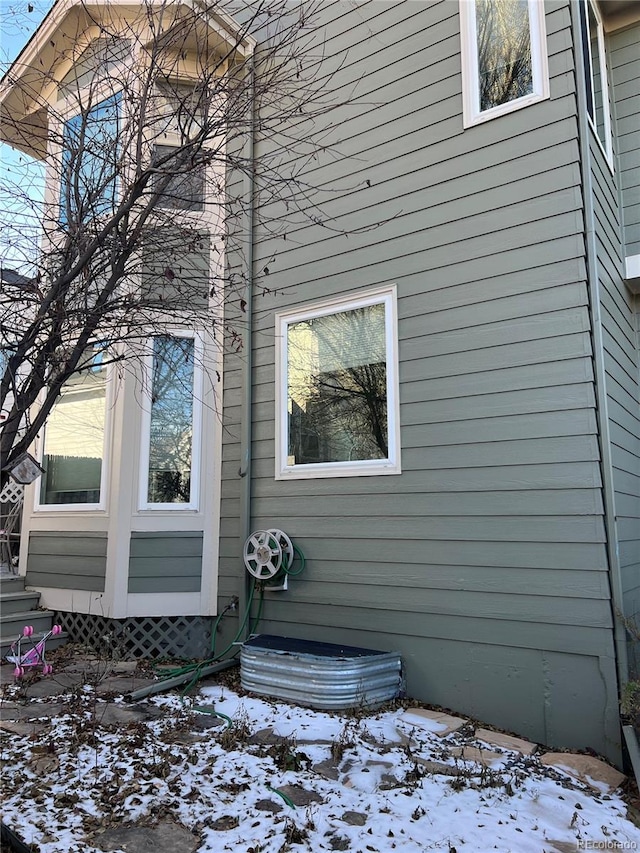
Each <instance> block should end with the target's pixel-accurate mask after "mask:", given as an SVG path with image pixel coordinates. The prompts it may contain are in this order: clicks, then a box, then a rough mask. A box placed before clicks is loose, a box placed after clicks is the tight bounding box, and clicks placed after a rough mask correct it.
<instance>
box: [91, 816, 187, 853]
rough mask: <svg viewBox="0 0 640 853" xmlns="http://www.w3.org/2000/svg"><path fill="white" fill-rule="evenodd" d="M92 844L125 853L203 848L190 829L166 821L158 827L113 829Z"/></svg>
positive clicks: (135, 825) (128, 825)
mask: <svg viewBox="0 0 640 853" xmlns="http://www.w3.org/2000/svg"><path fill="white" fill-rule="evenodd" d="M91 844H93V845H94V846H95V847H97V848H98V849H99V850H105V851H116V850H117V851H121V850H124V851H126V853H158V851H159V850H170V851H171V853H193V851H194V850H196V849H197V848H198V847H199V846H200V842H199V840H198V839H197V838H196V837H195V836H194V835H192V834H191V833H190V832H189V831H188V830H187V829H185V828H184V827H183V826H179V825H178V824H177V823H171V822H170V821H163V822H162V823H158V824H156V826H138V824H135V823H134V824H131V823H128V824H124V825H122V826H114V827H110V828H109V829H107V830H106V831H105V832H103V833H100V834H99V835H95V836H94V837H93V838H92V839H91Z"/></svg>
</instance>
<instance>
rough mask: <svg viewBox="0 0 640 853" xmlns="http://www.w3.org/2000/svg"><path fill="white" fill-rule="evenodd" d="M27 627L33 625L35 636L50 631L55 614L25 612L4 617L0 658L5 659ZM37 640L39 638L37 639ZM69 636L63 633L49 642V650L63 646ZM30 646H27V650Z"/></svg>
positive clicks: (48, 612)
mask: <svg viewBox="0 0 640 853" xmlns="http://www.w3.org/2000/svg"><path fill="white" fill-rule="evenodd" d="M25 625H33V633H34V636H36V635H40V634H43V633H44V632H45V631H50V630H51V628H52V626H53V613H52V612H51V611H50V610H25V611H21V612H17V613H10V614H7V615H6V616H4V614H3V617H2V636H0V657H2V659H4V658H5V657H6V656H7V654H9V651H10V649H11V646H12V644H13V643H15V641H16V640H17V639H18V637H19V636H20V635H21V634H22V632H23V629H24V627H25ZM36 638H37V637H36ZM66 639H67V635H66V634H64V633H62V634H58V636H57V637H52V638H51V639H50V640H48V641H47V649H55V648H56V647H57V646H60V645H62V644H63V643H64V642H65V640H66ZM26 648H28V646H25V649H26Z"/></svg>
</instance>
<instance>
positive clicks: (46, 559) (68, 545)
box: [26, 531, 107, 592]
mask: <svg viewBox="0 0 640 853" xmlns="http://www.w3.org/2000/svg"><path fill="white" fill-rule="evenodd" d="M106 568H107V536H106V533H100V534H93V535H92V534H91V533H84V532H83V533H71V532H66V531H65V532H64V533H60V534H56V533H37V532H32V533H31V534H30V535H29V551H28V556H27V576H26V583H27V584H28V585H29V586H35V587H48V588H52V589H81V590H88V591H90V592H104V583H105V575H106Z"/></svg>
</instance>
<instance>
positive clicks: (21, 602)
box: [0, 589, 40, 624]
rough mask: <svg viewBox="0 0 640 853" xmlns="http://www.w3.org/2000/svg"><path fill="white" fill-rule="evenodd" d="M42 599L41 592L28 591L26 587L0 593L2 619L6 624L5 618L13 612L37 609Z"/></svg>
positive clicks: (0, 615)
mask: <svg viewBox="0 0 640 853" xmlns="http://www.w3.org/2000/svg"><path fill="white" fill-rule="evenodd" d="M39 601H40V593H39V592H26V591H25V590H24V589H22V590H18V591H17V592H5V590H4V589H3V590H2V593H0V619H1V620H2V623H3V624H4V621H5V618H6V617H7V616H9V615H10V614H11V613H24V612H25V611H27V610H36V609H37V607H38V602H39Z"/></svg>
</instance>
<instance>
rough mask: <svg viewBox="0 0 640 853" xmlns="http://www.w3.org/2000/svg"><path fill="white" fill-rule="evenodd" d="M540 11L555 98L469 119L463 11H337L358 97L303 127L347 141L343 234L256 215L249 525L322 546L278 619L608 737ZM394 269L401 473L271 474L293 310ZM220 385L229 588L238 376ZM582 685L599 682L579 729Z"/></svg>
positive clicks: (590, 412) (563, 155) (444, 699)
mask: <svg viewBox="0 0 640 853" xmlns="http://www.w3.org/2000/svg"><path fill="white" fill-rule="evenodd" d="M345 5H346V4H345ZM342 8H345V6H344V5H343V7H342ZM349 8H352V7H349ZM547 8H548V15H547V26H548V32H549V45H550V52H551V55H550V69H551V93H552V98H551V100H550V101H547V102H542V103H540V104H536V105H534V106H532V107H529V108H527V109H523V110H520V111H518V112H516V113H513V114H511V115H507V116H504V117H503V118H500V119H498V120H495V121H490V122H486V123H485V124H483V125H480V126H478V127H476V128H472V129H469V130H463V127H462V100H461V75H460V58H459V50H460V41H459V21H458V4H457V3H452V2H441V3H406V4H380V3H362V4H359V5H358V7H357V12H356V11H352V12H351V13H349V14H345V15H344V16H343V17H342V18H340V22H341V26H342V27H344V28H345V29H344V30H343V32H342V33H341V34H339V35H335V38H334V36H333V33H334V31H333V30H332V28H331V26H328V27H327V32H328V35H329V37H328V38H327V40H326V43H325V45H324V48H323V50H324V53H325V54H326V56H327V63H328V65H330V66H331V65H332V67H335V68H337V67H338V65H339V64H340V63H342V64H343V67H342V68H341V69H339V70H338V71H337V72H336V74H335V76H334V77H332V78H331V80H330V81H329V82H328V85H329V86H331V87H333V89H334V90H335V94H333V92H331V91H328V92H327V94H328V95H333V96H334V99H335V101H336V102H341V101H343V100H345V99H348V98H349V97H355V103H352V104H347V105H345V106H344V107H342V108H340V109H338V110H336V111H335V112H334V113H333V115H332V116H331V119H330V122H331V123H332V126H330V124H329V120H327V122H326V123H323V122H322V121H321V122H319V123H318V126H316V127H311V128H309V133H313V132H317V133H318V134H319V135H321V136H322V142H323V144H324V142H325V141H327V144H330V143H331V141H336V142H337V141H338V140H339V144H336V152H337V153H336V154H335V155H334V154H332V153H330V152H329V153H327V154H326V155H325V154H323V152H318V154H317V157H316V158H314V159H313V161H311V162H310V164H309V166H308V173H307V172H305V175H304V177H305V179H307V178H308V180H309V182H310V183H312V184H313V185H314V186H320V187H325V188H326V189H327V190H329V195H323V194H322V193H319V195H318V197H317V198H316V202H317V203H318V205H319V207H318V212H319V215H320V216H322V215H326V216H327V217H329V225H330V228H325V227H323V226H322V225H321V224H319V223H318V222H317V221H316V222H310V221H307V220H305V219H304V217H300V216H295V215H293V214H291V216H290V217H288V218H287V219H286V223H287V235H286V240H285V239H281V240H274V239H269V237H268V235H267V229H266V228H260V227H259V229H258V230H259V235H260V236H259V240H258V245H257V247H256V251H257V259H256V267H255V269H256V273H257V276H258V281H257V285H258V287H257V289H258V292H260V288H261V286H262V285H263V284H264V286H265V287H267V288H269V292H267V293H266V294H265V295H263V296H260V297H258V298H257V300H256V304H255V324H254V338H253V347H254V349H253V359H254V367H253V443H252V453H253V468H252V472H253V479H252V497H253V500H252V527H253V528H254V529H263V528H267V527H279V528H282V529H284V530H285V531H286V532H287V533H288V534H289V535H290V536H291V537H292V539H293V541H294V542H295V543H296V544H297V545H298V546H299V547H300V548H301V549H302V551H303V552H304V554H305V555H306V558H307V564H306V568H305V572H304V573H303V574H302V575H301V576H299V577H296V578H292V579H291V580H290V583H289V590H288V591H287V592H285V593H270V594H268V600H267V602H266V603H265V608H264V621H263V623H262V628H263V630H268V631H271V632H274V633H282V634H294V635H296V636H305V637H309V638H311V639H324V640H327V639H329V640H331V639H334V640H335V641H338V642H352V641H353V642H356V641H357V642H358V643H361V644H364V645H369V646H372V647H375V648H381V649H392V648H393V649H398V650H400V651H401V652H402V654H403V657H404V660H405V663H406V665H407V673H408V678H409V682H408V683H409V688H408V689H409V692H410V693H411V694H412V695H413V696H416V697H418V698H422V699H425V700H427V701H432V702H439V703H440V704H443V705H447V706H449V707H455V708H457V710H459V711H466V712H468V713H472V714H476V715H477V716H478V717H481V718H484V719H487V720H489V721H493V722H496V723H499V724H501V725H504V726H505V727H508V728H512V729H513V728H519V730H520V731H522V732H523V733H527V734H529V735H530V736H532V737H534V738H535V739H538V740H546V741H547V742H556V743H564V744H574V745H580V746H584V745H587V744H588V745H594V744H595V743H596V742H597V744H598V748H599V749H601V750H603V751H606V750H609V751H610V754H613V753H612V752H611V744H610V743H604V742H603V739H602V716H603V715H605V714H607V715H609V718H608V725H609V724H610V721H611V719H612V717H611V715H612V714H614V715H615V708H614V709H613V711H612V709H611V707H610V699H609V698H607V696H606V695H604V694H603V693H602V690H603V687H602V685H603V683H606V684H607V689H610V688H611V687H612V684H613V687H612V689H613V693H615V683H613V682H612V679H614V676H613V675H612V673H613V664H612V655H613V651H612V645H611V630H610V629H611V608H610V601H609V587H608V580H607V562H606V550H605V535H604V526H603V519H602V505H601V496H600V487H601V481H600V467H599V466H600V457H599V449H598V440H597V425H596V416H595V395H594V383H593V371H592V351H591V336H590V320H589V306H588V292H587V287H586V271H585V258H584V237H583V212H582V198H581V191H580V168H579V162H578V157H579V155H578V151H579V147H578V139H577V121H576V103H575V96H574V91H575V80H574V76H573V73H572V70H571V69H572V62H573V60H572V49H571V48H572V46H571V31H570V19H569V11H568V6H567V4H565V3H562V2H553V3H550V4H547ZM344 51H347V52H346V53H345V52H344ZM333 52H335V54H334V53H333ZM385 57H386V58H385ZM355 81H358V82H357V84H356V83H355ZM340 86H342V87H343V88H340ZM353 91H355V95H354V96H352V95H351V93H352V92H353ZM361 92H362V94H361ZM263 150H264V148H263V147H262V146H261V147H259V151H263ZM273 212H274V215H276V214H279V213H280V212H281V211H279V210H278V208H277V207H276V206H274V209H273ZM264 215H268V212H267V213H264ZM376 223H380V224H379V225H376ZM259 225H260V224H259ZM343 232H344V233H343ZM265 266H267V267H268V268H269V274H268V275H265V274H263V273H262V271H263V270H264V267H265ZM393 283H395V284H396V285H397V289H398V312H399V339H400V345H399V346H400V404H401V411H400V420H401V437H402V474H401V475H399V476H380V477H366V478H340V479H326V480H325V479H321V480H302V481H293V482H290V481H287V482H281V481H275V479H274V439H275V435H274V406H275V364H274V311H277V310H284V309H288V308H291V307H297V306H303V305H305V304H306V303H309V302H311V301H314V300H316V299H319V298H324V297H327V296H331V295H338V294H343V293H354V294H357V293H358V292H359V291H361V290H362V289H365V288H367V287H371V286H376V285H388V284H393ZM226 383H227V384H226V390H225V393H226V396H225V402H226V403H227V405H228V409H226V410H225V415H226V417H227V424H228V430H227V435H226V438H225V449H224V461H223V478H224V482H225V484H226V485H225V489H226V491H225V494H226V496H227V497H226V502H225V503H224V505H223V522H222V526H223V530H224V531H225V535H224V538H223V542H222V544H221V553H222V561H221V573H222V577H221V589H224V590H225V591H226V592H227V594H231V593H232V592H235V591H236V589H237V583H238V582H237V580H235V579H234V573H237V572H238V565H239V562H240V560H239V554H240V551H241V543H240V542H239V541H238V539H237V538H234V537H237V536H238V531H239V524H238V522H237V516H236V515H234V513H235V512H236V511H237V507H238V497H237V496H238V494H239V477H238V471H239V469H240V467H241V460H240V453H239V446H238V440H237V438H238V426H237V418H238V414H239V406H240V400H241V392H240V383H239V380H238V374H237V372H236V373H235V374H233V373H231V372H230V370H229V368H228V369H227V372H226ZM223 594H224V593H223ZM575 656H583V658H580V659H578V658H576V657H575ZM574 658H575V660H574ZM572 660H574V665H573V670H574V672H575V673H576V674H575V675H574V674H572V665H571V661H572ZM581 661H582V662H581ZM499 673H502V675H503V677H502V679H501V680H500V677H499ZM510 673H513V678H512V677H511V674H510ZM577 673H580V679H581V680H579V678H578V675H577ZM602 673H604V676H602V677H601V674H602ZM523 685H524V686H523ZM527 685H529V686H527ZM530 685H535V686H536V687H535V691H533V692H531V691H532V690H533V688H532V687H531V686H530ZM512 688H513V689H512ZM563 691H564V692H563ZM571 691H574V693H573V695H574V697H575V696H579V697H582V698H581V699H579V700H578V701H580V702H583V701H584V704H585V705H586V704H588V703H589V702H590V701H591V700H590V697H591V696H595V697H596V698H595V703H594V705H593V707H594V708H597V710H596V711H594V714H593V715H592V716H590V717H588V718H587V717H585V719H586V722H585V723H584V726H583V727H582V728H581V727H580V726H575V723H574V722H572V720H574V718H575V715H574V714H571V713H570V711H569V708H570V706H571V705H572V701H575V699H574V700H572V699H571ZM534 694H535V695H534ZM521 695H526V702H523V700H522V699H521V698H519V697H520V696H521ZM545 695H547V697H551V699H550V701H549V702H548V703H546V705H545V701H544V696H545ZM498 697H501V699H500V701H498ZM533 703H535V709H534V710H531V708H533ZM608 703H609V704H608ZM526 705H529V706H531V707H530V709H529V710H527V708H526V707H525V706H526ZM574 710H575V708H574ZM598 715H600V716H598ZM519 720H520V722H519ZM580 725H581V726H582V723H581V724H580ZM610 731H611V728H610Z"/></svg>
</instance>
